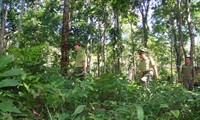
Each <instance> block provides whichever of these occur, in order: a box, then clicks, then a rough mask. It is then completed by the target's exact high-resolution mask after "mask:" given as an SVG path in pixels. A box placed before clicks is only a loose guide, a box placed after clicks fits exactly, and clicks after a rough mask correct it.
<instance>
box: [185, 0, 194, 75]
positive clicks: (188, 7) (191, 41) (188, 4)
mask: <svg viewBox="0 0 200 120" xmlns="http://www.w3.org/2000/svg"><path fill="white" fill-rule="evenodd" d="M186 9H187V10H186V12H187V24H188V29H189V36H190V57H191V64H192V66H194V62H193V61H194V56H193V55H194V48H195V41H194V34H193V26H192V21H191V15H190V14H191V13H190V0H186ZM192 73H193V77H194V69H193V72H192Z"/></svg>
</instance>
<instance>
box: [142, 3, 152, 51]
mask: <svg viewBox="0 0 200 120" xmlns="http://www.w3.org/2000/svg"><path fill="white" fill-rule="evenodd" d="M149 6H150V0H142V2H141V3H140V5H139V10H140V13H141V15H142V29H143V44H144V46H145V47H147V42H148V33H149V27H148V22H147V20H148V13H149Z"/></svg>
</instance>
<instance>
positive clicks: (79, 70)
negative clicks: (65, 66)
mask: <svg viewBox="0 0 200 120" xmlns="http://www.w3.org/2000/svg"><path fill="white" fill-rule="evenodd" d="M73 74H74V76H75V77H76V78H77V79H79V80H84V79H85V77H84V69H83V67H76V68H75V71H74V73H73Z"/></svg>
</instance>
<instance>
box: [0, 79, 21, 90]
mask: <svg viewBox="0 0 200 120" xmlns="http://www.w3.org/2000/svg"><path fill="white" fill-rule="evenodd" d="M19 84H20V83H19V82H17V81H16V80H12V79H4V80H2V81H1V82H0V88H3V87H11V86H17V85H19Z"/></svg>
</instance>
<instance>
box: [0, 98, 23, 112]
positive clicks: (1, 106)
mask: <svg viewBox="0 0 200 120" xmlns="http://www.w3.org/2000/svg"><path fill="white" fill-rule="evenodd" d="M0 110H1V111H3V112H13V113H21V112H20V110H19V109H18V108H17V107H16V106H15V105H13V103H12V101H10V100H9V101H4V102H1V103H0Z"/></svg>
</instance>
